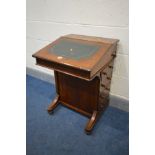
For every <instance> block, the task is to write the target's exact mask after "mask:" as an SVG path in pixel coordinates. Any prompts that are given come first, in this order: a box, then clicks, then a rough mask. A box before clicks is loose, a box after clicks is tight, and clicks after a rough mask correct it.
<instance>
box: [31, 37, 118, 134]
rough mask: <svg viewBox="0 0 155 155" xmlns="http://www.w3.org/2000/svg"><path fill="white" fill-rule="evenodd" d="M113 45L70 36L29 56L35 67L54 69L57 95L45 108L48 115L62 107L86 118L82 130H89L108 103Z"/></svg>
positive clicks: (113, 42)
mask: <svg viewBox="0 0 155 155" xmlns="http://www.w3.org/2000/svg"><path fill="white" fill-rule="evenodd" d="M117 42H118V40H117V39H106V38H99V37H90V36H82V35H74V34H71V35H66V36H63V37H60V38H59V39H57V40H56V41H54V42H53V43H51V44H49V45H47V46H46V47H44V48H42V49H41V50H39V51H38V52H37V53H35V54H34V55H33V57H35V58H36V64H37V65H39V66H42V67H46V68H49V69H53V70H54V75H55V84H56V93H57V96H56V97H55V99H54V100H53V102H52V103H51V104H50V105H49V107H48V112H49V113H51V112H53V110H54V109H55V108H56V107H57V105H58V104H63V105H64V106H67V107H68V108H70V109H72V110H75V111H77V112H79V113H81V114H84V115H86V116H88V117H89V118H90V120H89V121H88V123H87V125H86V128H85V131H86V133H87V134H89V133H90V132H91V131H92V129H93V127H94V125H95V123H96V121H97V120H98V118H99V116H100V115H101V112H102V111H104V110H105V108H106V107H107V105H108V103H109V91H110V83H111V78H112V70H113V60H114V58H115V56H116V46H117ZM71 119H72V118H71Z"/></svg>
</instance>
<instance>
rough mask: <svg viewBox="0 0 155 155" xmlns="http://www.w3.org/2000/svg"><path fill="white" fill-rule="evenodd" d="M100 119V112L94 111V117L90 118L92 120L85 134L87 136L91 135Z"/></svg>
mask: <svg viewBox="0 0 155 155" xmlns="http://www.w3.org/2000/svg"><path fill="white" fill-rule="evenodd" d="M98 118H99V112H98V111H94V112H93V115H92V117H91V118H90V120H89V121H88V123H87V125H86V128H85V133H86V134H87V135H90V134H91V131H92V129H93V127H94V125H95V123H96V121H97V119H98Z"/></svg>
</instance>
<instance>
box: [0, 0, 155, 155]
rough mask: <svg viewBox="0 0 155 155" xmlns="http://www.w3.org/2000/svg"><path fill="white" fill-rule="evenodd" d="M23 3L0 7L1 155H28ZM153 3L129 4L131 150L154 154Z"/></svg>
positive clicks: (139, 154) (4, 3)
mask: <svg viewBox="0 0 155 155" xmlns="http://www.w3.org/2000/svg"><path fill="white" fill-rule="evenodd" d="M25 6H26V5H25V2H24V1H21V0H14V1H11V0H10V1H7V0H6V1H2V2H1V5H0V19H1V20H0V21H1V26H0V39H1V40H0V43H1V48H0V50H1V52H0V56H1V60H0V71H1V76H0V78H1V79H0V82H1V83H0V154H1V155H24V154H26V152H25V150H26V77H25V74H26V69H25V68H26V48H25V43H26V30H25V25H26V24H25V23H26V19H25V16H26V15H25V8H26V7H25ZM154 10H155V9H154V4H153V1H152V3H151V1H150V0H148V1H145V2H144V1H138V0H137V1H136V0H134V1H131V2H130V95H129V98H130V154H131V155H154V154H155V148H154V140H155V125H154V124H155V123H154V122H155V100H154V96H155V95H154V86H155V82H154V80H155V74H154V70H155V69H154V66H155V54H154V53H155V49H154V40H155V39H154V34H155V30H154V28H155V23H154V14H155V11H154Z"/></svg>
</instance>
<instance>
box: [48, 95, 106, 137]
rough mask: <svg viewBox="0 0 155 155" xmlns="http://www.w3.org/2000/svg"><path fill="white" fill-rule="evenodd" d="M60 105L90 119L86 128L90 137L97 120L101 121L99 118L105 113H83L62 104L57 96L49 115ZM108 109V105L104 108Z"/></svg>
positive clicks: (49, 107)
mask: <svg viewBox="0 0 155 155" xmlns="http://www.w3.org/2000/svg"><path fill="white" fill-rule="evenodd" d="M59 104H62V105H64V106H66V107H68V108H70V109H72V110H75V111H76V112H80V113H81V114H83V115H85V116H87V117H88V118H90V119H89V121H88V123H87V125H86V127H85V133H86V134H87V135H90V134H91V132H92V130H93V128H94V126H95V124H96V122H97V120H98V119H99V117H100V116H101V113H102V112H103V110H102V111H93V114H92V115H90V114H89V113H86V112H84V111H81V110H80V109H77V108H76V109H75V108H74V107H72V106H70V105H69V104H67V103H64V102H62V101H61V100H60V96H59V95H57V96H56V97H55V99H54V100H53V102H51V104H50V105H49V106H48V109H47V111H48V113H49V114H53V112H54V109H55V108H56V107H57V106H58V105H59ZM106 107H107V105H106V106H105V107H104V108H106Z"/></svg>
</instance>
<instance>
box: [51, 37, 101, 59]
mask: <svg viewBox="0 0 155 155" xmlns="http://www.w3.org/2000/svg"><path fill="white" fill-rule="evenodd" d="M100 48H101V45H97V44H87V43H85V42H75V41H72V40H68V39H62V40H60V41H59V42H58V43H56V44H55V45H53V46H52V47H51V48H50V49H49V51H48V52H49V53H52V54H55V55H57V56H61V57H64V58H69V59H75V60H80V59H83V58H88V57H90V56H92V55H93V54H95V53H96V52H97V51H98V50H99V49H100Z"/></svg>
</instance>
